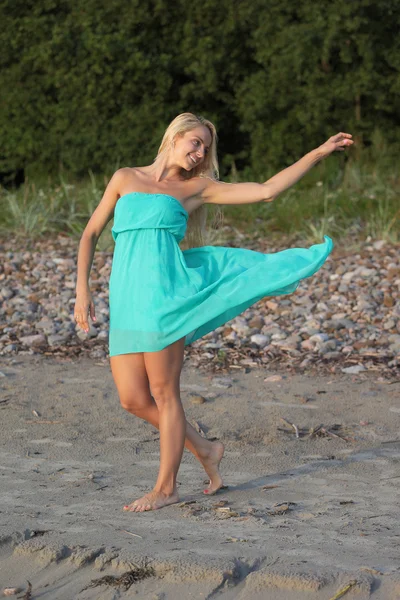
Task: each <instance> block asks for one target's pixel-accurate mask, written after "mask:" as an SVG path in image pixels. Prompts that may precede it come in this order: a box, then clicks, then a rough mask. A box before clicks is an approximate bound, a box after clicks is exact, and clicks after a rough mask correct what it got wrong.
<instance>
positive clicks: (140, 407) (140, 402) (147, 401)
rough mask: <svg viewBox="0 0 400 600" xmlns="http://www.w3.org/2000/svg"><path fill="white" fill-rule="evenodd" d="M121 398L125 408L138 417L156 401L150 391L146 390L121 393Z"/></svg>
mask: <svg viewBox="0 0 400 600" xmlns="http://www.w3.org/2000/svg"><path fill="white" fill-rule="evenodd" d="M119 400H120V403H121V406H122V408H123V409H125V410H126V411H128V412H130V413H132V414H133V415H136V416H138V417H142V416H144V415H145V414H146V413H147V412H148V411H149V409H151V408H152V406H153V403H154V402H153V399H152V397H151V395H150V393H146V392H142V393H140V392H138V393H132V392H131V393H127V394H120V397H119Z"/></svg>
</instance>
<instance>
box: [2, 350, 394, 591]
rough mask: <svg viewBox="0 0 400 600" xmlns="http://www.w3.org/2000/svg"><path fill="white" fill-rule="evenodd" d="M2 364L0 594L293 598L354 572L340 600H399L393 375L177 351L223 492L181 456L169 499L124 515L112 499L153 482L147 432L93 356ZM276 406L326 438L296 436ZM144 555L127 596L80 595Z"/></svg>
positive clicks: (194, 417) (122, 500)
mask: <svg viewBox="0 0 400 600" xmlns="http://www.w3.org/2000/svg"><path fill="white" fill-rule="evenodd" d="M0 371H1V373H2V376H1V377H0V392H1V396H0V414H1V417H2V434H1V444H0V454H1V456H0V477H1V479H0V481H1V487H0V541H1V545H0V552H1V555H0V592H1V590H3V588H5V587H18V588H19V589H20V590H21V593H24V592H25V590H26V589H27V586H28V583H27V581H29V582H30V583H31V585H32V592H31V593H32V596H31V597H32V598H34V599H36V598H40V599H41V600H50V599H51V600H53V599H56V600H58V599H60V600H71V599H79V600H84V599H94V598H96V599H97V598H101V599H112V598H130V597H134V596H135V597H136V598H146V599H147V598H149V599H153V600H162V599H164V600H170V599H171V600H172V599H174V600H176V599H178V600H179V599H182V600H183V599H192V598H193V599H194V598H203V599H206V598H208V599H213V598H218V599H222V600H230V599H233V598H235V599H238V600H244V599H252V600H258V599H261V598H268V599H271V600H274V599H275V600H283V599H288V600H290V599H292V598H293V599H296V600H302V599H303V598H304V599H305V598H315V599H329V598H332V597H334V595H335V594H336V593H337V591H338V590H339V589H340V588H341V587H343V586H346V585H347V584H349V582H353V584H352V586H351V588H350V589H349V591H348V592H347V593H346V595H345V597H346V598H351V597H357V598H360V599H362V598H369V597H372V598H376V599H380V598H381V599H392V598H393V599H394V598H400V551H399V541H400V525H399V518H398V512H399V493H398V488H399V484H400V468H399V465H400V434H399V420H400V380H399V381H396V380H392V381H390V382H389V381H388V380H385V379H384V378H382V377H380V374H379V370H375V371H372V372H368V371H367V372H363V373H360V374H359V375H347V374H344V373H341V374H333V375H330V376H329V375H321V376H316V375H307V374H291V373H289V372H287V371H286V372H285V371H280V372H279V371H270V370H268V369H258V368H257V369H251V370H250V369H248V372H244V371H242V370H237V371H232V372H230V373H227V374H226V375H223V376H221V375H219V376H215V375H213V374H211V373H207V372H202V371H199V370H198V369H193V368H191V366H190V363H189V362H185V365H184V368H183V372H182V378H181V384H182V385H181V387H182V401H183V404H184V408H185V411H186V414H187V417H188V419H189V420H190V421H191V422H192V423H194V424H196V423H197V426H199V427H200V428H201V429H202V430H203V431H204V432H205V434H206V435H207V437H209V438H214V437H215V438H218V439H220V440H221V441H223V442H224V443H225V444H226V453H225V458H224V460H223V462H222V471H223V474H224V478H225V483H226V484H227V486H228V488H227V489H225V490H223V491H222V492H221V493H219V494H218V495H216V496H214V497H207V496H205V495H204V494H203V493H202V490H203V488H204V487H205V485H204V481H205V479H206V478H205V474H204V472H203V471H202V469H201V467H200V465H199V464H198V463H197V462H196V460H195V459H194V457H193V456H192V455H191V454H190V453H189V452H187V451H185V453H184V456H183V461H182V464H181V468H180V471H179V474H178V480H179V493H180V497H181V503H180V504H176V505H173V506H170V507H167V508H164V509H162V510H159V511H154V512H149V513H141V514H137V513H126V512H124V511H123V510H122V507H123V505H124V504H126V503H127V502H129V501H131V500H133V499H134V498H136V497H138V496H140V495H142V494H143V493H144V492H146V491H148V490H149V489H151V487H152V485H153V483H154V481H155V479H156V475H157V470H158V464H159V452H158V432H157V431H156V430H155V429H154V428H153V427H151V426H150V425H148V424H146V423H145V422H143V421H140V420H139V419H138V418H136V417H134V416H132V415H130V414H128V413H126V412H125V411H124V410H123V409H122V408H121V407H120V405H119V401H118V396H117V393H116V390H115V387H114V383H113V380H112V376H111V372H110V368H109V363H108V360H104V361H100V362H95V361H91V360H89V359H81V360H79V361H76V360H65V359H56V358H54V357H44V356H38V355H26V356H23V355H22V356H18V357H16V358H2V360H1V363H0ZM272 375H277V377H276V378H275V379H277V380H275V381H264V379H265V378H267V377H270V376H272ZM196 395H197V396H199V395H201V396H203V397H204V398H205V400H206V401H205V402H204V403H203V404H196V403H194V402H196V400H195V399H194V396H196ZM281 417H284V418H285V419H287V420H288V421H290V422H291V423H294V424H296V425H297V426H298V427H299V428H303V430H306V429H307V430H308V429H309V428H311V427H316V426H318V425H320V424H323V425H324V426H325V428H326V429H327V430H328V431H331V432H333V433H334V432H336V433H337V434H338V435H340V436H341V437H332V436H330V435H324V436H321V437H319V436H315V437H308V436H304V437H301V438H299V439H297V438H296V436H295V434H294V432H293V433H285V432H284V431H279V429H278V428H285V427H287V426H286V425H285V424H284V423H283V421H282V420H281ZM335 425H336V426H337V427H336V428H335ZM339 426H340V427H339ZM344 438H346V439H347V441H346V439H344ZM221 509H223V510H221ZM145 558H147V560H148V563H149V565H150V566H151V569H153V571H152V573H153V574H152V575H151V576H150V577H149V578H147V579H144V580H143V581H140V582H137V583H134V584H133V585H132V586H131V587H130V588H129V589H128V590H127V591H125V590H124V588H123V587H121V586H119V587H114V586H108V585H101V586H97V587H94V588H88V589H86V590H83V588H85V586H87V585H88V584H90V582H91V581H92V580H95V579H98V578H100V577H104V576H105V575H113V576H116V577H120V576H121V575H122V574H124V573H126V572H127V571H132V569H134V568H135V567H134V565H139V566H140V565H141V564H142V563H143V560H144V559H145ZM354 582H355V583H354ZM82 590H83V591H82ZM19 595H20V596H21V594H19Z"/></svg>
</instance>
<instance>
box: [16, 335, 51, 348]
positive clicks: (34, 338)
mask: <svg viewBox="0 0 400 600" xmlns="http://www.w3.org/2000/svg"><path fill="white" fill-rule="evenodd" d="M19 341H20V342H21V343H22V344H24V346H43V345H45V344H47V340H46V336H44V335H43V334H41V333H38V334H37V335H24V336H22V337H20V338H19Z"/></svg>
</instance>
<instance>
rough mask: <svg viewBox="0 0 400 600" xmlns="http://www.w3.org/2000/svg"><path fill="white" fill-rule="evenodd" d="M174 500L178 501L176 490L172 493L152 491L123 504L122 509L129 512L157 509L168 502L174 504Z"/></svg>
mask: <svg viewBox="0 0 400 600" xmlns="http://www.w3.org/2000/svg"><path fill="white" fill-rule="evenodd" d="M175 502H179V496H178V494H177V492H175V493H173V494H169V495H167V494H163V492H156V491H154V490H153V491H152V492H149V493H148V494H146V495H145V496H143V497H142V498H138V500H134V501H133V502H131V504H128V505H126V506H124V510H126V511H130V512H145V511H147V510H158V509H159V508H162V507H163V506H168V505H169V504H175Z"/></svg>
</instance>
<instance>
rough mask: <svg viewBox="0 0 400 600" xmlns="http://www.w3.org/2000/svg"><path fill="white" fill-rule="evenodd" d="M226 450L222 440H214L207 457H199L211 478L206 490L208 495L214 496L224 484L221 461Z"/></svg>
mask: <svg viewBox="0 0 400 600" xmlns="http://www.w3.org/2000/svg"><path fill="white" fill-rule="evenodd" d="M224 450H225V447H224V445H223V444H222V442H212V448H211V450H210V452H209V454H208V455H207V456H205V457H203V456H201V457H199V460H200V462H201V464H202V465H203V467H204V470H205V472H206V473H207V475H208V476H209V478H210V483H209V485H208V488H206V489H205V490H204V493H205V494H207V495H208V496H212V495H213V494H215V493H216V492H217V491H218V490H219V489H221V487H222V486H223V481H222V477H221V474H220V472H219V463H220V462H221V460H222V457H223V456H224Z"/></svg>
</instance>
